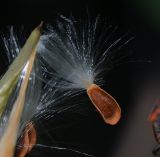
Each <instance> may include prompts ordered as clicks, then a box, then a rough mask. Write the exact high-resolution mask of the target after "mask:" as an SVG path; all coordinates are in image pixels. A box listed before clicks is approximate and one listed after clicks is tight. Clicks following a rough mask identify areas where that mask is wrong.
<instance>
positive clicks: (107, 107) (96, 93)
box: [87, 84, 121, 125]
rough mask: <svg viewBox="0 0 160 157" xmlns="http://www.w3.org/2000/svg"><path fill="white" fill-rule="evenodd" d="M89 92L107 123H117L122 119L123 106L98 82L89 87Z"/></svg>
mask: <svg viewBox="0 0 160 157" xmlns="http://www.w3.org/2000/svg"><path fill="white" fill-rule="evenodd" d="M87 94H88V96H89V98H90V100H91V101H92V103H93V105H94V106H95V107H96V109H97V110H98V111H99V113H100V114H101V116H102V117H103V119H104V121H105V122H106V123H108V124H111V125H115V124H116V123H117V122H118V121H119V120H120V117H121V108H120V106H119V105H118V103H117V102H116V100H115V99H114V98H113V97H112V96H111V95H109V94H108V93H107V92H105V91H104V90H103V89H101V88H100V87H99V86H97V85H96V84H92V85H90V86H89V87H88V88H87Z"/></svg>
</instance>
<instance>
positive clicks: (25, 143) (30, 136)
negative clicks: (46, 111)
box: [16, 123, 37, 157]
mask: <svg viewBox="0 0 160 157" xmlns="http://www.w3.org/2000/svg"><path fill="white" fill-rule="evenodd" d="M36 140H37V133H36V129H35V128H34V125H33V124H32V123H29V124H28V125H27V126H26V128H25V130H24V134H23V136H22V141H21V146H22V147H21V148H20V149H18V150H17V155H16V157H25V155H26V154H27V153H29V152H30V151H31V150H32V148H33V147H34V145H35V144H36Z"/></svg>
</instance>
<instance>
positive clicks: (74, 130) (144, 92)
mask: <svg viewBox="0 0 160 157" xmlns="http://www.w3.org/2000/svg"><path fill="white" fill-rule="evenodd" d="M87 10H88V11H89V13H90V15H91V16H93V17H95V16H96V15H97V14H100V15H101V16H102V18H104V19H107V20H109V21H110V23H112V24H113V25H115V26H118V27H119V28H120V30H121V31H122V32H124V33H126V32H130V33H129V36H131V37H132V36H134V37H135V39H134V41H132V42H131V43H130V44H129V45H127V46H126V48H125V50H124V51H127V52H128V53H131V55H130V57H129V60H128V62H124V63H122V64H121V65H119V66H117V67H115V68H113V70H112V71H110V73H109V74H104V78H105V79H106V82H107V83H106V84H105V85H104V86H103V88H104V89H105V90H106V91H108V92H109V93H110V94H111V95H112V96H113V97H115V98H116V100H117V101H118V102H119V104H120V106H121V107H122V119H121V120H120V122H119V123H118V125H116V126H109V125H106V124H105V123H104V122H103V120H102V119H101V117H100V116H99V114H98V113H97V112H96V110H95V109H94V107H93V106H92V105H91V103H90V102H89V100H88V98H87V96H86V95H85V94H84V95H83V96H82V98H81V97H77V98H75V99H76V100H74V101H75V103H79V102H78V100H80V99H83V100H84V103H81V104H80V105H79V106H78V107H77V108H74V109H72V110H67V111H66V112H62V113H60V114H58V115H55V116H54V118H51V119H49V120H43V119H42V120H41V121H40V122H38V121H37V125H36V127H37V131H38V144H39V145H37V146H36V147H35V148H34V149H33V150H32V152H31V153H30V154H29V155H28V157H41V156H48V157H50V156H52V157H53V156H54V157H68V156H70V157H77V156H81V157H83V156H85V154H84V155H82V154H79V153H78V152H73V151H72V150H71V149H74V150H77V151H80V152H84V153H87V154H91V155H93V156H96V157H135V156H137V157H152V149H153V147H154V146H155V144H156V142H155V139H154V136H153V132H152V127H151V123H150V122H149V121H148V116H149V114H150V112H151V109H152V108H153V106H154V102H155V101H156V99H157V98H158V97H159V96H160V83H159V82H160V68H159V67H160V2H159V1H156V0H135V1H133V0H106V1H100V0H94V1H91V0H85V1H84V0H80V1H74V0H68V1H64V0H34V1H31V0H28V1H24V0H14V1H9V0H6V1H5V2H4V3H1V5H0V23H1V25H0V29H1V31H3V30H4V28H5V27H7V26H8V25H14V26H15V27H19V26H20V25H24V28H25V29H26V31H28V32H30V30H32V29H33V28H34V27H35V26H36V25H37V24H38V23H40V21H41V20H43V21H44V22H50V23H51V22H52V21H54V20H55V18H57V16H58V15H59V14H63V15H65V16H69V15H70V14H71V13H72V15H73V16H75V17H76V18H83V17H85V16H86V11H87ZM3 62H4V60H2V61H1V64H2V65H3ZM1 67H2V66H1ZM0 70H1V73H3V71H4V67H3V68H1V69H0ZM72 102H73V101H72ZM65 103H70V102H65ZM55 147H65V148H68V150H60V149H56V148H55Z"/></svg>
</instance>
